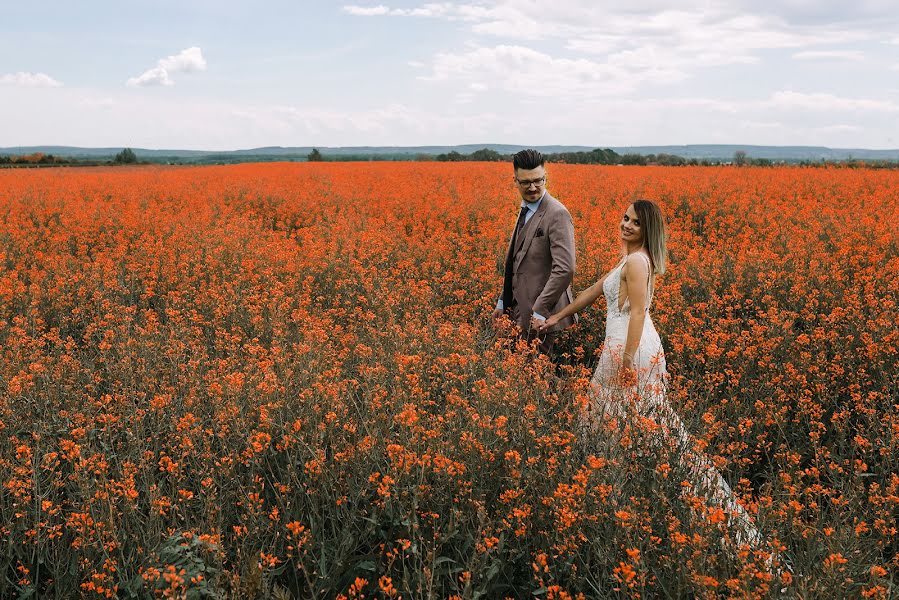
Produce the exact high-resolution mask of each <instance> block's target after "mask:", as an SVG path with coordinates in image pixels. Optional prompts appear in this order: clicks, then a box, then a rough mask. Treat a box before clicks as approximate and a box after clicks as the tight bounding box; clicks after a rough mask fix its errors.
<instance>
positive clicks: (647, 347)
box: [532, 200, 762, 545]
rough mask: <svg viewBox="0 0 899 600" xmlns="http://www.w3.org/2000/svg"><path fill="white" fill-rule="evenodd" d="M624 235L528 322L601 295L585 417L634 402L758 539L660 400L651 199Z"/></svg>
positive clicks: (740, 532) (697, 478) (661, 243)
mask: <svg viewBox="0 0 899 600" xmlns="http://www.w3.org/2000/svg"><path fill="white" fill-rule="evenodd" d="M621 241H622V249H623V251H624V257H623V258H622V259H621V262H619V263H618V265H617V266H616V267H615V268H614V269H612V270H611V271H609V272H608V273H606V274H605V275H604V276H603V277H602V278H601V279H600V280H599V281H597V282H596V283H594V284H593V285H592V286H590V287H589V288H587V289H586V290H584V291H583V292H581V293H580V294H579V295H578V297H577V298H575V300H574V302H573V303H571V304H570V305H568V306H567V307H565V309H563V310H561V311H559V312H558V313H556V314H554V315H552V316H550V317H549V318H547V319H546V321H545V322H544V323H539V324H538V323H537V322H535V323H533V324H532V326H538V327H540V328H541V329H549V328H550V327H552V326H553V325H555V324H556V323H558V322H559V321H560V320H561V319H564V318H566V317H569V316H571V315H572V314H574V313H576V312H579V311H581V310H583V309H585V308H587V307H588V306H590V305H591V304H593V303H594V302H595V301H596V300H597V299H598V298H599V296H600V295H604V296H605V299H606V304H607V307H606V338H605V343H604V344H603V350H602V354H601V355H600V357H599V364H598V366H597V367H596V372H595V373H594V375H593V380H592V382H591V383H592V386H593V390H594V395H595V399H596V401H595V403H594V405H593V406H591V407H590V413H589V415H588V416H589V417H590V421H591V422H592V423H593V424H596V423H598V422H599V419H600V418H601V417H602V416H603V415H609V416H612V417H615V418H625V417H627V416H628V414H629V413H630V412H631V411H632V410H633V411H636V412H637V414H638V415H641V416H644V417H649V418H651V419H653V420H654V421H655V422H656V423H658V424H659V425H661V426H662V427H661V428H660V429H659V431H662V432H665V433H666V434H667V435H668V436H672V437H673V438H674V441H675V442H676V443H677V456H679V458H680V460H681V462H682V464H683V465H684V466H686V467H687V468H688V471H689V472H690V474H691V475H692V477H691V479H692V481H691V482H690V483H691V484H692V487H693V491H694V492H695V493H700V494H703V495H704V496H706V497H707V498H708V499H709V500H711V501H712V502H713V503H714V504H717V505H718V506H720V507H721V508H723V509H725V510H726V511H727V513H728V514H729V515H730V519H731V523H732V524H733V525H735V527H736V532H735V533H736V540H737V542H738V543H749V544H752V545H758V544H760V543H761V541H762V537H761V535H760V533H759V531H758V529H757V528H756V527H755V524H754V522H753V521H752V518H751V517H750V516H749V515H748V514H747V513H746V511H745V510H744V509H743V507H742V506H741V505H740V504H739V503H737V501H736V499H735V498H734V495H733V493H732V492H731V489H730V487H729V486H728V485H727V482H726V481H724V479H723V478H722V477H721V474H720V473H719V472H718V471H717V470H716V469H715V467H714V466H713V465H712V464H711V462H710V461H709V459H708V458H707V457H705V456H704V455H702V454H701V453H700V452H698V451H697V450H696V449H695V444H693V443H691V441H690V436H689V434H688V433H687V431H686V428H684V425H683V422H682V421H681V420H680V417H678V416H677V413H675V412H674V410H672V409H671V407H670V406H669V405H668V403H667V402H666V401H665V383H666V379H667V377H668V373H667V370H666V366H665V352H664V350H663V348H662V341H661V339H660V338H659V334H658V332H657V331H656V328H655V325H653V322H652V318H651V317H650V315H649V305H650V302H651V301H652V294H653V290H654V288H655V278H656V276H657V275H661V274H662V273H664V272H665V259H666V251H665V222H664V219H663V218H662V212H661V211H660V210H659V207H658V206H657V205H656V204H655V203H654V202H651V201H649V200H637V201H636V202H634V203H633V204H631V205H630V206H629V207H628V208H627V211H626V212H625V213H624V216H623V217H622V218H621ZM631 400H633V404H630V403H629V402H630V401H631ZM659 441H661V440H659Z"/></svg>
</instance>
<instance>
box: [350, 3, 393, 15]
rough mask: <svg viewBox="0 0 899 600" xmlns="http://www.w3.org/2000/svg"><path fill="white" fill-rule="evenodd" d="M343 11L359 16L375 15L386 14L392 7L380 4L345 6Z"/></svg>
mask: <svg viewBox="0 0 899 600" xmlns="http://www.w3.org/2000/svg"><path fill="white" fill-rule="evenodd" d="M343 11H344V12H346V13H349V14H351V15H355V16H357V17H374V16H378V15H386V14H389V13H390V9H389V8H387V7H386V6H384V5H383V4H379V5H378V6H371V7H365V6H344V7H343Z"/></svg>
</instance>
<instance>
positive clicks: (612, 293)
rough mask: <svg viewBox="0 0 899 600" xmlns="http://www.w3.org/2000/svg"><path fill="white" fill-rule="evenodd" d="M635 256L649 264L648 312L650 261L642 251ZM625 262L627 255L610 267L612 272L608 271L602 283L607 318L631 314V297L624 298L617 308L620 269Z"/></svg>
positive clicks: (650, 293) (619, 289)
mask: <svg viewBox="0 0 899 600" xmlns="http://www.w3.org/2000/svg"><path fill="white" fill-rule="evenodd" d="M636 254H637V256H641V257H643V258H644V259H645V260H646V263H647V266H649V270H650V277H649V282H648V284H647V285H648V293H649V297H648V298H647V300H646V312H649V305H650V304H651V303H652V292H653V289H652V275H651V273H652V263H650V261H649V257H648V256H646V255H645V254H643V253H642V252H638V253H636ZM626 263H627V256H625V257H624V258H623V259H621V262H619V263H618V266H617V267H615V268H614V269H612V272H611V273H609V276H608V277H606V280H605V281H604V282H603V284H602V292H603V295H604V296H605V297H606V317H607V318H610V319H611V318H618V317H628V316H630V314H631V299H630V298H625V299H624V304H623V305H622V306H621V308H620V309H619V308H618V304H619V301H620V299H621V270H622V269H623V268H624V265H625V264H626Z"/></svg>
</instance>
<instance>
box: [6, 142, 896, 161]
mask: <svg viewBox="0 0 899 600" xmlns="http://www.w3.org/2000/svg"><path fill="white" fill-rule="evenodd" d="M526 147H527V146H522V145H512V144H465V145H460V146H342V147H327V146H316V148H318V150H319V152H321V153H322V154H323V155H324V156H325V157H326V158H327V157H328V156H334V157H360V158H364V157H366V156H373V157H392V158H397V159H403V158H406V159H411V158H415V157H417V156H421V155H434V156H436V155H438V154H446V153H449V152H458V153H460V154H471V153H472V152H474V151H475V150H480V149H482V148H489V149H491V150H495V151H497V152H499V153H500V154H512V153H514V152H517V151H518V150H521V149H522V148H526ZM606 147H608V148H611V149H612V150H614V151H615V152H617V153H618V154H642V155H647V154H675V155H677V156H682V157H684V158H687V159H690V158H696V159H709V160H725V161H726V160H730V159H731V158H733V155H734V152H736V151H738V150H742V151H744V152H746V154H747V155H748V156H749V157H750V158H765V159H770V160H784V161H802V160H811V161H819V160H835V161H836V160H851V159H861V160H899V149H895V150H867V149H863V148H827V147H824V146H753V145H739V144H689V145H684V146H603V145H597V146H563V145H555V146H536V148H537V149H538V150H540V151H541V152H544V153H547V154H549V153H559V152H589V151H590V150H593V149H594V148H606ZM312 148H313V147H312V146H296V147H282V146H267V147H263V148H248V149H243V150H227V151H214V150H178V149H171V150H166V149H162V150H158V149H148V148H132V150H134V152H135V154H137V156H138V158H140V159H141V160H151V161H162V162H165V161H184V162H215V161H222V162H245V161H250V160H305V158H306V155H307V154H309V152H311V151H312ZM121 150H122V147H115V148H79V147H75V146H10V147H6V148H0V155H9V154H15V155H23V154H33V153H35V152H43V153H44V154H53V155H54V156H61V157H68V158H76V159H90V160H112V159H113V157H115V155H116V154H117V153H118V152H120V151H121Z"/></svg>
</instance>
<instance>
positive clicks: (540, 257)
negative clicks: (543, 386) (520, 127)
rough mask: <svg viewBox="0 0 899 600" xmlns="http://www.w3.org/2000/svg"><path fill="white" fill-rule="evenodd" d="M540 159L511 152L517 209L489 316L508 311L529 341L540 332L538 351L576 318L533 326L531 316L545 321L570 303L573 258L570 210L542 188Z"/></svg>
mask: <svg viewBox="0 0 899 600" xmlns="http://www.w3.org/2000/svg"><path fill="white" fill-rule="evenodd" d="M543 163H544V158H543V155H542V154H540V153H539V152H537V151H536V150H530V149H528V150H522V151H521V152H518V153H517V154H515V156H513V157H512V165H513V167H514V169H515V183H516V185H517V186H518V192H519V193H520V194H521V211H520V213H519V217H518V221H517V223H516V226H515V229H514V230H513V231H512V239H511V240H510V241H509V249H508V250H507V251H506V268H505V273H504V281H503V294H502V296H500V298H499V301H498V302H497V304H496V310H494V311H493V317H494V318H495V319H498V318H500V317H501V316H502V315H503V314H506V315H508V316H509V318H511V319H512V321H514V322H515V323H518V325H519V326H520V327H521V335H522V337H524V338H525V339H527V341H528V342H530V341H532V340H533V339H534V338H538V337H539V341H540V345H539V347H540V351H541V352H544V353H546V354H548V353H549V352H550V351H551V350H552V347H553V344H555V341H556V337H557V336H558V334H559V332H560V331H561V330H562V329H565V328H566V327H569V326H570V325H571V324H572V323H573V322H574V319H573V318H571V317H569V318H567V319H564V320H562V321H560V322H559V323H558V324H557V325H556V326H555V327H553V328H551V329H550V330H549V331H547V332H546V333H545V334H539V332H538V331H537V329H536V327H532V326H531V323H532V318H533V319H534V320H536V321H537V322H539V321H544V320H546V317H548V316H550V315H552V314H554V313H556V312H558V311H560V310H561V309H563V308H565V307H566V306H568V305H569V304H570V303H571V301H572V299H573V296H572V293H571V281H572V279H573V278H574V265H575V259H574V226H573V224H572V222H571V214H569V212H568V209H566V208H565V206H563V205H562V203H561V202H559V201H558V200H556V199H555V198H553V197H552V196H550V195H549V193H548V192H547V191H546V169H545V167H544V164H543ZM538 334H539V336H538Z"/></svg>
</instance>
